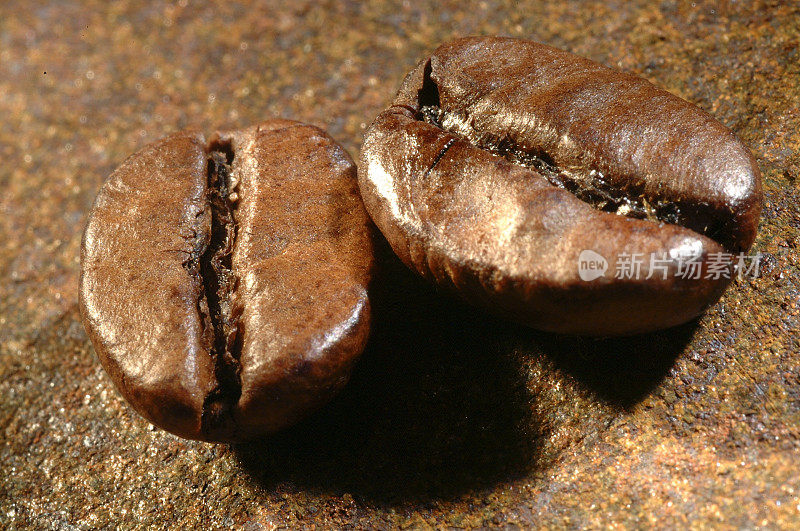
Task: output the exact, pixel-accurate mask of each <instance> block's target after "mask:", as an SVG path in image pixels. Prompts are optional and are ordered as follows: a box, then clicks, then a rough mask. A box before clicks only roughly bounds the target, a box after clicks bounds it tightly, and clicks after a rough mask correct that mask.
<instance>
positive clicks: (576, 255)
mask: <svg viewBox="0 0 800 531" xmlns="http://www.w3.org/2000/svg"><path fill="white" fill-rule="evenodd" d="M360 164H361V167H360V173H359V182H360V187H361V193H362V196H363V197H364V201H365V204H366V206H367V210H368V211H369V212H370V214H371V215H372V218H373V220H374V221H375V222H376V224H377V225H378V227H379V228H380V229H381V230H382V232H383V233H384V235H385V236H386V238H387V239H388V241H389V242H390V243H391V245H392V247H393V248H394V250H395V252H396V253H397V254H398V256H400V258H401V259H402V260H403V261H404V262H405V263H406V264H407V265H408V266H409V267H411V268H412V269H415V270H416V271H418V272H419V273H420V274H421V275H423V276H425V277H427V278H429V279H431V280H433V281H435V282H437V283H439V284H441V285H444V286H447V287H449V288H453V289H455V290H456V291H457V292H458V293H460V294H461V295H462V296H464V297H465V298H466V299H468V300H470V301H473V302H475V303H478V304H482V305H484V306H486V307H489V308H491V309H493V310H495V311H498V312H500V313H503V314H504V315H507V316H509V317H511V318H513V319H515V320H518V321H520V322H523V323H526V324H528V325H531V326H534V327H538V328H541V329H545V330H551V331H557V332H567V333H581V334H595V335H613V334H629V333H636V332H645V331H650V330H654V329H658V328H662V327H668V326H672V325H677V324H679V323H683V322H685V321H687V320H689V319H691V318H693V317H695V316H697V315H698V314H700V313H701V312H702V311H703V310H704V309H705V308H706V307H707V306H708V305H709V304H711V303H713V302H714V301H715V300H716V299H717V298H718V297H719V296H720V294H721V293H722V291H723V290H724V288H725V286H726V284H727V283H728V281H729V280H728V278H726V276H727V277H730V274H729V271H728V272H727V273H728V274H727V275H721V276H720V275H717V274H716V273H714V271H713V269H714V268H713V267H712V266H711V262H712V261H721V260H720V259H722V260H724V259H728V260H729V259H730V257H726V256H724V254H725V253H738V252H742V251H746V250H747V249H749V247H750V245H751V244H752V242H753V239H754V237H755V232H756V226H757V223H758V216H759V212H760V208H761V184H760V177H759V171H758V168H757V166H756V164H755V162H754V160H753V158H752V156H751V154H750V152H749V151H748V149H747V148H746V147H745V146H744V145H743V144H742V143H741V141H739V140H738V139H737V138H736V137H735V136H734V134H733V133H732V132H731V131H729V130H728V129H726V128H725V127H724V126H723V125H721V124H720V123H718V122H717V121H715V120H714V118H712V117H711V116H710V115H708V114H707V113H705V112H704V111H702V110H701V109H699V108H697V107H695V106H693V105H691V104H689V103H687V102H686V101H684V100H682V99H680V98H678V97H676V96H673V95H672V94H669V93H668V92H665V91H663V90H661V89H659V88H657V87H655V86H653V85H651V84H650V83H649V82H647V81H646V80H644V79H641V78H639V77H636V76H633V75H630V74H625V73H622V72H618V71H615V70H611V69H609V68H606V67H604V66H602V65H599V64H597V63H594V62H592V61H589V60H587V59H584V58H581V57H578V56H575V55H573V54H570V53H567V52H564V51H561V50H557V49H555V48H551V47H549V46H545V45H542V44H538V43H535V42H530V41H523V40H516V39H508V38H496V37H485V38H467V39H461V40H457V41H453V42H451V43H448V44H445V45H443V46H441V47H440V48H439V49H437V50H436V51H435V52H434V54H433V55H432V56H431V57H430V58H429V59H427V60H425V61H423V62H422V63H421V64H420V65H419V66H418V67H417V68H416V69H414V70H413V71H412V72H411V73H409V74H408V76H407V77H406V79H405V80H404V82H403V84H402V86H401V88H400V91H399V93H398V95H397V97H396V99H395V101H394V103H393V105H392V106H391V107H390V108H389V109H387V110H386V111H384V112H382V113H381V114H380V115H379V116H378V118H377V119H376V120H375V122H374V123H373V124H372V126H371V127H370V128H369V130H368V131H367V133H366V136H365V140H364V146H363V148H362V155H361V163H360ZM583 251H591V252H593V253H594V254H591V253H589V254H588V256H589V257H590V258H591V257H597V255H600V258H598V261H600V259H605V261H606V265H607V266H608V267H610V270H609V271H607V272H606V274H605V275H604V276H601V277H599V278H596V279H594V280H591V281H588V280H582V278H581V275H580V274H579V269H578V266H579V259H581V260H582V258H580V257H581V256H582V254H581V253H582V252H583ZM631 256H633V260H631V262H632V263H633V262H634V261H635V262H637V263H639V264H640V265H639V267H640V270H639V273H638V274H636V275H633V274H631V275H630V277H627V276H626V275H627V273H626V268H627V266H626V265H625V264H626V262H627V261H628V259H629V258H630V257H631ZM654 257H655V260H654V259H653V258H654ZM691 257H693V258H694V261H692V262H691V263H693V264H694V265H693V266H691V267H694V268H697V272H698V275H699V276H700V278H694V276H695V274H694V273H693V272H690V273H691V274H690V275H689V276H688V278H687V276H686V275H685V273H686V271H685V268H686V267H687V266H688V264H689V263H690V260H688V258H691ZM641 262H644V263H641ZM620 263H622V264H623V266H622V267H621V268H620V270H615V265H616V266H617V267H619V264H620ZM651 265H652V267H651ZM618 272H621V274H617V273H618ZM630 273H633V271H630ZM648 276H649V277H650V278H647V277H648ZM715 276H718V277H719V278H714V277H715ZM618 277H619V278H618ZM706 277H708V278H706Z"/></svg>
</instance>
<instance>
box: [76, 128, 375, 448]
mask: <svg viewBox="0 0 800 531" xmlns="http://www.w3.org/2000/svg"><path fill="white" fill-rule="evenodd" d="M370 227H371V224H370V222H369V219H368V217H367V214H366V212H365V210H364V207H363V204H362V202H361V199H360V197H359V195H358V188H357V182H356V172H355V165H354V164H353V162H352V160H351V159H350V157H349V156H348V155H347V153H346V152H345V151H344V150H343V149H342V148H341V147H340V146H339V145H337V144H336V143H335V142H334V141H333V140H332V139H331V138H330V137H328V136H327V135H326V134H325V133H324V132H322V131H320V130H319V129H317V128H315V127H311V126H308V125H303V124H300V123H297V122H290V121H286V120H274V121H270V122H266V123H264V124H261V125H259V126H257V127H252V128H250V129H246V130H241V131H234V132H230V133H218V134H217V135H215V136H214V137H212V138H211V139H210V140H206V139H205V138H204V137H203V135H201V134H199V133H195V132H181V133H177V134H174V135H172V136H170V137H167V138H165V139H163V140H161V141H159V142H157V143H155V144H152V145H150V146H147V147H145V148H144V149H143V150H141V151H140V152H138V153H136V154H135V155H133V156H132V157H130V158H129V159H128V160H126V161H125V162H124V163H123V164H122V165H121V166H120V167H119V168H118V169H117V170H116V171H114V173H113V174H112V175H111V176H110V177H109V179H108V181H106V183H105V184H104V185H103V187H102V189H101V190H100V193H99V194H98V196H97V199H96V201H95V205H94V208H93V210H92V212H91V214H90V216H89V221H88V224H87V227H86V232H85V233H84V239H83V246H82V253H81V262H82V264H81V267H82V275H81V288H80V302H81V312H82V314H83V318H84V322H85V326H86V329H87V331H88V332H89V335H90V337H91V339H92V342H93V343H94V346H95V349H96V351H97V353H98V355H99V357H100V360H101V361H102V363H103V366H104V367H105V369H106V371H108V373H109V374H110V375H111V378H112V380H113V381H114V383H115V384H116V386H117V388H118V389H119V390H120V392H121V393H122V394H123V396H124V397H125V398H126V399H127V400H128V401H129V402H130V403H131V404H133V406H134V407H135V408H136V409H137V410H138V411H139V412H140V413H141V414H142V415H144V416H145V417H146V418H147V419H149V420H150V421H151V422H153V423H154V424H157V425H158V426H161V427H162V428H164V429H166V430H169V431H171V432H173V433H176V434H178V435H180V436H182V437H187V438H191V439H201V440H207V441H237V440H243V439H249V438H253V437H257V436H260V435H263V434H266V433H270V432H273V431H275V430H278V429H280V428H282V427H284V426H286V425H288V424H290V423H292V422H295V421H296V420H297V419H299V418H300V417H301V416H303V415H304V414H305V413H307V412H309V411H310V410H311V409H312V408H314V407H316V406H318V405H319V404H321V403H322V402H324V401H325V400H327V399H328V398H330V397H331V396H332V395H333V394H334V393H335V392H336V391H337V390H338V389H340V388H341V387H342V385H344V383H345V382H346V380H347V378H348V375H349V372H350V369H351V366H352V364H353V362H354V360H355V359H356V357H357V356H358V355H359V354H360V353H361V351H362V350H363V348H364V344H365V341H366V338H367V333H368V329H369V314H370V309H369V300H368V297H367V284H368V282H369V280H370V275H371V268H372V263H373V249H372V240H371V234H370V230H371V229H370Z"/></svg>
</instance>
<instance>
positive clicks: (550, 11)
mask: <svg viewBox="0 0 800 531" xmlns="http://www.w3.org/2000/svg"><path fill="white" fill-rule="evenodd" d="M33 4H38V5H33ZM282 4H285V5H279V3H278V2H269V3H262V4H261V5H259V6H256V5H252V6H250V5H245V4H239V3H233V2H220V3H218V4H217V5H210V4H203V5H200V4H199V3H196V2H186V1H183V0H182V1H180V2H153V3H150V4H149V5H146V6H144V5H140V3H139V2H115V3H113V4H110V5H109V3H107V2H104V1H96V2H91V1H87V2H83V3H78V2H72V1H58V2H56V1H53V2H30V3H29V2H22V1H19V2H4V3H3V4H2V6H0V119H1V120H2V125H3V127H2V128H0V155H1V156H2V163H1V164H0V188H1V189H2V194H0V280H1V283H0V527H3V526H7V525H10V526H11V527H19V528H23V527H29V526H32V527H37V528H43V527H44V528H66V527H68V526H70V525H72V526H76V527H77V528H89V527H96V526H104V525H105V526H108V525H112V524H114V523H116V522H121V523H123V524H124V525H125V527H131V526H137V525H149V524H157V525H166V524H168V523H173V524H174V523H179V524H182V525H186V526H196V525H209V526H212V527H221V526H227V525H231V524H234V525H237V526H243V527H245V528H247V529H271V528H274V527H275V526H283V525H289V526H294V525H305V526H314V525H317V526H324V527H327V526H331V525H336V526H341V525H351V526H356V527H366V526H369V527H373V526H377V527H395V526H403V527H409V526H410V527H427V526H435V527H436V526H448V527H450V526H454V527H471V526H479V525H492V526H493V525H500V526H503V525H512V526H513V525H526V524H537V525H552V524H555V525H569V526H580V527H584V526H586V527H596V526H598V525H601V524H609V523H613V522H616V523H619V524H622V525H623V526H634V525H649V524H661V525H670V526H671V525H686V524H694V525H703V524H706V525H719V524H724V525H725V526H728V527H738V526H747V527H753V526H759V525H769V526H774V527H785V528H791V527H795V528H796V527H797V526H798V525H800V474H798V464H800V330H799V329H800V322H799V321H800V319H799V318H798V314H799V312H800V308H798V306H799V305H800V302H798V294H799V293H800V252H798V246H800V234H799V233H800V191H798V178H799V177H800V156H799V155H798V149H800V110H799V109H800V84H798V80H800V66H799V65H800V52H799V51H798V47H800V9H799V8H798V7H797V4H796V3H795V2H788V1H787V2H785V3H781V2H753V3H750V2H736V3H733V2H731V3H730V4H728V3H727V2H697V3H696V5H693V4H691V3H688V2H673V1H663V2H652V1H650V0H642V1H637V2H624V1H621V0H620V1H611V2H608V1H596V2H594V1H592V2H589V1H587V2H574V1H573V2H560V1H553V2H546V1H530V2H515V1H509V2H488V1H485V2H460V1H459V2H449V1H448V2H441V1H435V2H421V1H420V2H418V1H414V2H410V1H405V2H389V1H383V2H376V3H372V4H370V5H361V4H360V3H357V2H304V1H299V2H286V3H282ZM745 4H747V6H745ZM469 34H503V35H511V36H521V37H526V38H531V39H535V40H539V41H542V42H546V43H549V44H552V45H555V46H558V47H562V48H565V49H567V50H570V51H573V52H575V53H578V54H581V55H585V56H587V57H590V58H592V59H594V60H597V61H599V62H601V63H604V64H606V65H610V66H614V67H617V68H620V69H623V70H626V71H630V72H634V73H637V74H639V75H642V76H644V77H646V78H647V79H649V80H651V81H653V82H654V83H656V84H658V85H660V86H662V87H664V88H666V89H668V90H670V91H672V92H673V93H675V94H678V95H680V96H682V97H683V98H685V99H687V100H689V101H691V102H694V103H696V104H697V105H699V106H701V107H702V108H704V109H706V110H708V111H709V112H711V113H712V114H714V115H715V116H716V117H717V118H718V119H719V120H720V121H721V122H722V123H724V124H726V125H727V126H729V127H731V128H732V129H733V130H734V131H736V132H737V134H739V135H740V136H741V138H742V139H743V140H744V141H745V143H747V144H748V145H749V146H751V147H752V149H753V151H754V153H755V155H756V157H757V159H758V161H759V164H760V166H761V169H762V172H763V174H764V185H765V192H766V202H765V208H764V213H763V216H762V222H761V229H760V233H759V237H758V239H757V241H756V246H755V249H756V250H758V251H760V252H762V253H763V254H764V258H763V260H762V263H761V267H762V276H761V278H759V279H756V280H749V279H748V280H745V281H741V282H737V283H735V284H734V285H732V286H731V288H730V289H729V290H728V292H727V293H726V295H725V296H724V297H723V299H722V301H720V302H719V303H718V304H717V305H716V306H715V307H714V308H713V309H712V310H711V311H710V312H708V314H707V315H706V316H704V317H703V318H702V319H701V320H700V321H699V322H698V323H693V324H690V325H686V326H684V327H680V328H678V329H673V330H668V331H664V332H660V333H657V334H653V335H650V336H645V337H634V338H627V339H620V340H587V339H579V338H574V337H561V336H554V335H549V334H543V333H538V332H533V331H529V330H525V329H522V328H520V327H517V326H513V325H510V324H507V323H504V322H502V321H499V320H496V319H493V318H490V317H487V316H486V315H484V314H482V313H480V312H479V311H476V310H473V309H471V308H468V307H466V306H464V305H462V304H461V303H459V302H457V301H455V300H453V299H452V298H449V297H447V296H444V295H441V294H437V293H436V292H435V291H434V290H433V289H431V288H429V287H428V286H426V285H425V284H423V283H422V282H420V281H419V280H417V279H416V278H415V277H414V276H413V275H411V274H410V273H408V272H407V271H406V270H405V269H404V268H403V267H402V265H400V264H399V263H398V262H397V261H396V260H395V259H394V258H393V257H392V256H391V255H390V254H389V253H388V252H386V248H385V247H384V248H383V254H382V264H383V268H382V272H381V274H380V276H379V278H378V281H377V282H376V283H375V290H374V294H373V297H374V301H375V306H376V318H375V322H376V326H375V330H374V335H373V337H372V340H371V344H370V347H369V348H368V351H367V353H366V354H365V355H364V357H363V358H362V360H361V362H360V364H359V366H358V368H357V370H356V372H355V374H354V376H353V379H352V381H351V383H350V385H349V386H348V387H347V389H346V391H345V392H344V393H343V394H342V395H340V396H339V397H338V398H337V399H336V400H335V401H334V402H333V403H331V404H330V405H329V406H328V407H326V408H325V409H323V410H322V411H320V412H319V413H318V414H316V415H314V416H313V417H311V418H310V419H308V421H306V422H304V423H303V424H301V425H299V426H297V427H296V428H294V429H291V430H290V431H288V432H284V433H281V434H279V435H276V436H275V437H273V438H272V439H270V440H267V441H263V442H260V443H256V444H250V445H245V446H239V447H228V446H223V445H218V446H214V445H208V444H202V443H193V442H187V441H184V440H180V439H177V438H175V437H173V436H170V435H168V434H166V433H164V432H162V431H159V430H156V429H154V428H152V427H150V426H149V425H148V424H147V423H146V422H145V421H143V420H142V419H141V418H139V417H138V416H137V415H135V414H134V413H133V411H132V410H131V409H130V408H129V407H128V406H127V405H126V404H125V403H124V402H123V401H122V400H121V398H120V397H119V395H118V394H117V393H116V392H115V390H114V389H113V388H112V387H111V384H110V381H109V379H108V378H107V377H106V376H105V374H104V373H103V372H102V370H101V369H100V367H99V365H98V363H97V361H96V359H95V355H94V352H93V349H92V347H91V344H90V342H89V340H88V339H87V336H86V334H85V333H84V331H83V328H82V325H81V323H80V319H79V315H78V310H77V302H76V297H77V279H78V273H79V264H78V249H79V244H80V236H81V232H82V229H83V224H84V220H85V218H86V213H87V211H88V209H89V207H90V205H91V202H92V199H93V198H94V195H95V194H96V192H97V190H98V187H99V186H100V184H101V182H102V181H103V179H104V178H105V177H106V176H107V175H108V173H109V172H110V171H111V170H112V169H113V168H114V167H115V166H116V165H117V164H119V163H120V162H121V161H122V160H123V159H124V158H125V157H126V156H128V155H129V154H130V153H132V152H134V151H135V150H137V149H138V148H140V147H141V146H143V145H144V144H146V143H148V142H150V141H152V140H155V139H157V138H159V137H161V136H163V135H165V134H167V133H169V132H172V131H175V130H177V129H180V128H184V127H186V126H189V125H195V126H198V127H200V128H202V129H203V130H205V131H209V132H210V131H211V130H212V129H213V128H215V127H218V126H225V125H237V126H244V125H248V124H251V123H253V122H256V121H259V120H262V119H264V118H268V117H272V116H282V117H286V118H292V119H298V120H303V121H307V122H310V123H313V124H316V125H319V126H322V127H324V128H326V129H327V130H328V131H329V132H330V134H331V135H332V136H333V137H334V138H336V139H338V140H339V141H340V142H341V143H342V144H343V145H344V146H345V147H346V148H347V149H348V150H349V151H350V153H351V154H352V155H353V156H354V157H355V156H356V155H357V150H358V146H359V143H360V140H361V135H362V133H363V131H364V128H365V127H366V125H367V124H368V123H369V122H370V121H371V120H372V118H373V117H374V116H375V115H376V114H377V113H378V111H379V110H381V109H382V108H383V107H384V106H386V104H387V103H388V102H389V101H390V100H391V98H392V96H393V95H394V91H395V90H396V88H397V86H398V85H399V83H400V80H401V79H402V76H403V74H404V73H405V72H406V71H407V70H409V69H410V68H411V67H413V66H414V65H415V63H416V62H417V61H418V60H419V59H421V58H422V57H423V56H424V55H425V54H426V53H427V52H430V51H431V50H432V49H433V48H434V47H435V46H436V45H437V44H438V43H440V42H442V41H444V40H447V39H450V38H452V37H456V36H462V35H469Z"/></svg>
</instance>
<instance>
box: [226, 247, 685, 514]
mask: <svg viewBox="0 0 800 531" xmlns="http://www.w3.org/2000/svg"><path fill="white" fill-rule="evenodd" d="M381 246H382V247H381V252H380V257H381V268H380V273H379V275H378V278H376V279H375V283H374V289H373V290H372V301H373V316H374V320H373V332H372V335H371V337H370V341H369V345H368V347H367V349H366V351H365V353H364V355H363V356H362V358H361V360H360V361H359V363H358V365H357V366H356V369H355V370H354V372H353V375H352V378H351V380H350V383H349V384H348V385H347V387H346V388H345V389H344V390H343V391H342V393H340V394H339V395H338V396H337V397H336V398H335V399H334V400H333V401H332V402H331V403H330V404H328V405H327V406H325V407H324V408H322V409H321V410H320V411H318V412H316V413H315V414H313V415H312V416H311V417H309V418H307V419H306V420H305V421H303V422H301V423H300V424H298V425H297V426H294V427H292V428H290V429H288V430H285V431H283V432H280V433H278V434H275V435H273V436H271V437H269V438H267V439H265V440H262V441H257V442H252V443H248V444H240V445H236V446H234V451H235V453H236V454H237V457H238V458H239V461H240V463H241V465H242V467H243V468H244V469H245V470H246V471H247V472H248V473H249V474H250V476H251V477H252V479H253V480H254V481H255V482H256V483H258V484H260V485H262V486H263V487H265V488H267V489H271V488H275V487H277V486H281V485H282V486H288V488H299V489H305V490H309V491H313V492H328V493H339V494H341V493H344V492H349V493H351V494H352V495H354V496H357V497H360V498H362V499H367V500H372V501H377V502H388V503H392V502H401V501H411V500H417V501H419V500H431V499H447V498H452V497H455V496H458V495H460V494H463V493H465V492H468V491H471V490H475V489H480V488H484V487H490V486H493V485H496V484H498V483H502V482H507V481H513V480H514V479H518V478H520V477H524V476H531V475H536V474H537V473H543V472H544V471H545V470H546V469H547V467H548V465H549V464H550V463H551V462H552V460H553V458H555V457H557V456H556V455H553V452H552V451H551V449H548V448H547V440H548V436H549V434H550V433H551V430H553V429H554V427H555V426H556V425H557V421H555V420H554V418H551V417H556V416H558V415H556V413H559V412H560V413H567V414H570V411H560V410H559V409H558V408H559V406H558V403H559V402H558V401H553V399H552V397H551V396H544V395H546V394H549V393H550V391H549V389H550V388H555V387H559V386H555V385H553V386H550V385H549V382H550V381H551V380H552V381H553V382H556V381H564V380H565V379H566V380H567V381H571V382H572V386H573V387H574V389H577V390H578V391H580V392H581V393H582V395H588V396H590V397H591V398H590V399H589V400H596V401H599V402H600V403H602V404H603V405H604V406H605V409H607V410H610V411H611V412H612V414H622V413H624V412H625V411H626V410H628V409H630V408H631V407H632V406H634V405H635V404H636V403H637V402H639V401H640V400H641V399H643V398H644V397H645V396H647V394H648V393H650V392H651V391H652V390H653V389H654V388H656V387H657V386H658V384H659V383H660V382H661V380H662V379H663V378H664V376H665V375H666V373H667V371H668V370H669V369H670V367H671V366H672V365H673V363H674V361H675V359H676V357H677V356H678V354H679V353H680V352H681V351H682V350H683V348H684V346H685V345H686V343H687V341H688V340H689V339H690V337H691V335H692V331H693V329H694V327H695V325H694V324H689V325H684V326H682V327H678V328H673V329H671V330H667V331H662V332H658V333H655V334H647V335H643V336H634V337H627V338H617V339H602V340H597V339H590V338H581V337H573V336H562V335H556V334H549V333H543V332H537V331H533V330H530V329H528V328H525V327H522V326H519V325H516V324H513V323H508V322H506V321H503V320H500V319H497V318H495V317H492V316H489V315H487V314H486V313H485V312H483V311H481V310H476V309H474V308H472V307H470V306H467V305H466V304H463V303H462V302H460V301H459V300H457V299H456V298H455V297H453V296H450V295H448V294H443V293H440V292H437V291H436V289H435V288H433V287H431V286H429V285H428V284H427V283H426V282H425V281H424V280H422V279H420V278H418V277H417V276H416V275H414V274H413V273H411V272H410V271H408V270H407V269H406V268H405V266H403V264H402V263H400V262H399V260H397V258H395V257H394V255H392V254H391V251H390V250H389V249H388V245H387V244H386V243H385V241H383V240H381ZM531 367H534V368H539V369H541V370H531ZM537 379H538V381H537ZM541 380H546V381H541ZM566 387H569V386H566ZM563 392H566V393H568V392H569V391H563ZM568 399H569V395H567V401H569V400H568ZM584 400H585V398H584ZM561 403H562V404H563V400H562V402H561ZM578 438H579V437H576V439H578Z"/></svg>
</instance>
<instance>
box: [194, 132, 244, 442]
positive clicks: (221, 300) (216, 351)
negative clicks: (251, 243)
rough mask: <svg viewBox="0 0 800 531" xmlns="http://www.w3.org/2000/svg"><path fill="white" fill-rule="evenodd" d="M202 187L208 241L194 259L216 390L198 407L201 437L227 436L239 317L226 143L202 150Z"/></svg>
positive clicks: (237, 388) (237, 385) (237, 386)
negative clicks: (204, 160)
mask: <svg viewBox="0 0 800 531" xmlns="http://www.w3.org/2000/svg"><path fill="white" fill-rule="evenodd" d="M208 152H209V155H208V188H207V192H206V198H207V201H208V205H209V208H210V209H211V238H210V240H209V242H208V246H207V247H206V249H205V251H204V253H203V254H202V256H201V257H200V274H201V277H202V282H203V286H204V297H205V300H206V305H207V307H208V312H207V318H206V319H204V322H205V326H206V327H207V328H208V327H210V332H212V333H213V336H212V337H213V343H212V345H211V348H210V354H211V356H212V357H213V359H214V376H215V378H216V383H217V387H216V388H215V389H214V390H213V391H212V392H211V393H209V395H208V396H207V397H206V399H205V402H204V403H203V413H202V418H201V423H202V430H203V432H204V433H207V434H208V433H216V434H219V433H224V434H226V435H229V436H230V435H232V434H233V431H234V430H235V427H234V424H233V415H232V410H233V408H234V406H235V405H236V403H237V402H238V401H239V397H240V395H241V381H240V378H239V373H240V365H239V360H238V358H239V353H240V352H241V336H242V334H241V331H240V329H239V328H240V326H239V313H240V311H239V310H237V309H236V308H235V307H234V305H233V304H232V300H231V296H232V294H233V292H234V290H235V289H236V283H237V280H238V279H237V277H236V275H235V274H234V272H233V270H232V266H231V256H232V253H233V246H234V243H235V241H236V219H235V206H234V203H235V200H236V199H237V196H236V195H235V194H236V192H235V191H234V190H233V188H234V186H232V185H233V184H234V183H233V182H232V180H231V167H232V164H233V158H234V153H233V150H232V147H231V145H230V144H229V143H223V142H220V141H216V142H213V143H212V144H211V145H209V147H208Z"/></svg>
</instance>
